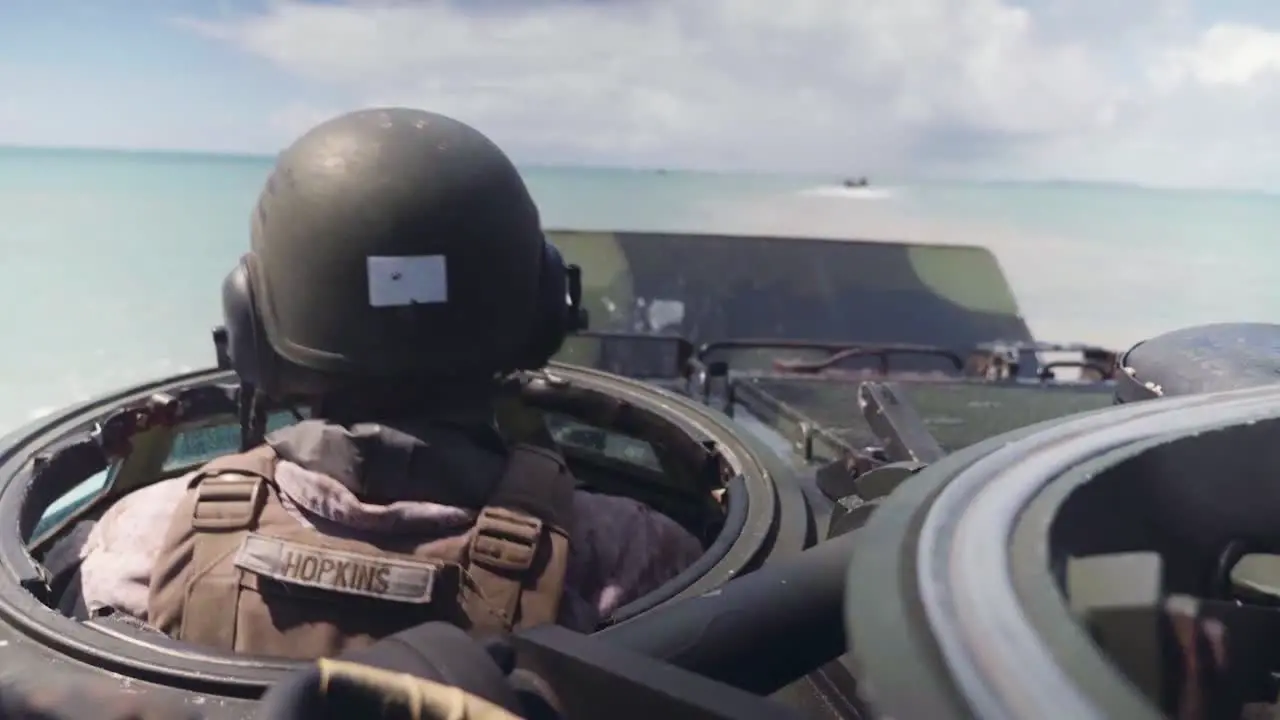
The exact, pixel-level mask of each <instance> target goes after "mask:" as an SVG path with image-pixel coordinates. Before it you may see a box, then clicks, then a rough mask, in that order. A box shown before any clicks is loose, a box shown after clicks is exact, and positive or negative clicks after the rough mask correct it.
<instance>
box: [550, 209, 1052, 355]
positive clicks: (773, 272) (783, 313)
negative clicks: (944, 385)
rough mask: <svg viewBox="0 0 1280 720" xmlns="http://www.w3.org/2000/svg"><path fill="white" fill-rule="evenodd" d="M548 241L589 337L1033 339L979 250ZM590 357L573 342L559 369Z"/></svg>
mask: <svg viewBox="0 0 1280 720" xmlns="http://www.w3.org/2000/svg"><path fill="white" fill-rule="evenodd" d="M548 238H549V239H550V240H551V242H553V243H554V244H555V245H556V246H557V247H558V248H559V249H560V251H561V252H562V253H563V254H564V255H565V257H566V259H567V260H568V261H569V262H573V263H576V264H577V265H579V266H581V267H582V280H583V296H584V305H585V307H586V308H587V309H588V311H589V312H590V314H591V329H592V331H605V332H625V333H646V334H661V335H679V336H683V337H685V338H687V339H688V340H690V341H692V342H693V343H694V344H695V345H697V344H701V343H706V342H711V341H717V340H726V339H743V338H752V339H764V338H768V339H775V340H776V339H786V340H814V341H827V342H841V343H849V344H855V343H900V344H919V345H936V346H942V347H946V348H954V349H968V348H972V347H973V346H975V345H977V344H978V343H982V342H989V341H992V340H997V339H999V340H1009V341H1030V340H1031V335H1030V332H1029V330H1028V328H1027V324H1026V322H1025V321H1024V320H1023V318H1022V316H1021V314H1020V313H1019V311H1018V307H1017V303H1016V301H1015V300H1014V297H1013V293H1012V291H1011V290H1010V288H1009V284H1008V282H1007V281H1006V279H1005V277H1004V273H1003V272H1001V270H1000V266H999V263H997V261H996V259H995V257H994V256H993V255H992V254H991V253H990V252H989V251H987V250H986V249H984V248H978V247H964V246H946V245H912V244H906V243H892V242H865V241H853V240H829V239H815V238H785V237H747V236H723V235H694V234H664V233H630V232H579V231H549V232H548ZM595 347H597V345H594V344H582V343H575V344H571V345H570V346H568V347H566V350H565V353H564V354H562V356H561V359H564V360H566V361H568V362H574V363H578V364H586V365H594V364H596V362H595V361H594V359H593V358H591V357H589V356H590V355H591V354H592V352H594V350H593V348H595ZM655 361H657V359H655ZM737 362H738V360H737V356H735V364H736V363H737Z"/></svg>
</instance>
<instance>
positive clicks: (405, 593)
mask: <svg viewBox="0 0 1280 720" xmlns="http://www.w3.org/2000/svg"><path fill="white" fill-rule="evenodd" d="M235 565H236V567H238V568H240V569H241V570H244V571H245V572H251V573H253V574H255V575H259V576H263V577H268V578H271V579H272V580H275V581H277V582H282V583H286V584H289V585H301V586H303V587H310V588H317V589H320V590H328V591H331V592H336V593H342V594H345V595H360V596H363V597H371V598H377V599H379V600H390V601H393V602H403V603H414V604H425V603H429V602H431V593H432V591H433V590H434V589H435V583H436V573H438V572H439V571H440V568H441V564H439V563H433V562H427V561H421V562H414V561H411V560H401V559H398V558H395V559H392V558H387V557H382V556H378V555H362V554H360V553H350V552H342V551H338V550H328V549H324V548H317V547H312V546H310V545H300V544H298V543H291V542H287V541H285V540H278V539H276V538H271V537H266V536H264V535H258V534H256V533H251V534H250V535H249V536H248V537H246V538H245V539H244V542H243V543H241V545H240V549H239V551H237V552H236V558H235Z"/></svg>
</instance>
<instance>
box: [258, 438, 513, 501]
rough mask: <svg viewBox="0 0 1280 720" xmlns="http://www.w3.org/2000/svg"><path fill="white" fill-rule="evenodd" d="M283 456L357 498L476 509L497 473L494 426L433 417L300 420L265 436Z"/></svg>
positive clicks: (501, 460) (502, 460)
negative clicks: (465, 424)
mask: <svg viewBox="0 0 1280 720" xmlns="http://www.w3.org/2000/svg"><path fill="white" fill-rule="evenodd" d="M266 440H267V444H269V445H271V447H272V448H273V449H274V450H275V451H276V453H277V454H278V455H279V456H280V458H281V459H282V460H286V461H289V462H292V463H294V464H296V465H299V466H301V467H302V468H304V469H307V470H310V471H312V472H315V473H319V474H322V475H326V476H328V477H331V478H333V479H334V480H336V481H338V482H339V483H341V484H342V485H343V486H345V487H346V488H348V489H349V490H351V491H352V492H353V493H355V495H356V496H357V497H358V498H359V499H360V500H362V501H364V502H368V503H376V504H389V503H393V502H399V501H425V502H434V503H440V504H443V505H452V506H455V507H462V508H480V507H483V506H484V504H485V501H486V500H487V498H488V497H489V495H490V493H491V492H492V491H493V488H494V487H496V485H497V483H498V481H499V480H500V479H501V477H502V471H503V469H504V467H505V464H506V453H505V450H504V448H502V446H501V443H500V441H499V439H498V436H497V432H496V430H492V429H489V428H486V427H484V426H480V427H463V426H461V425H458V424H451V423H443V422H440V421H435V420H430V421H427V420H423V421H400V422H394V423H393V422H385V423H380V422H363V423H354V424H351V425H339V424H335V423H330V422H327V421H325V420H305V421H303V422H300V423H298V424H296V425H292V426H289V427H286V428H282V429H280V430H277V431H275V432H273V433H271V434H270V435H268V436H267V439H266Z"/></svg>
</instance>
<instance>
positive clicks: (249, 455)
mask: <svg viewBox="0 0 1280 720" xmlns="http://www.w3.org/2000/svg"><path fill="white" fill-rule="evenodd" d="M275 465H276V454H275V451H274V450H272V449H271V448H270V447H269V446H267V445H263V446H261V447H257V448H254V449H253V450H250V451H248V452H243V453H237V454H235V455H227V456H225V457H220V458H217V459H215V460H212V461H210V462H209V463H207V464H205V466H204V467H203V468H201V469H200V470H199V471H198V472H197V473H196V474H195V477H193V478H192V479H191V484H190V486H189V488H190V489H192V490H194V491H195V499H194V501H193V504H192V506H191V521H190V522H191V530H192V532H193V533H194V536H193V538H192V541H193V545H192V547H191V562H190V565H191V575H190V577H197V576H200V575H203V574H205V573H208V572H210V571H211V570H212V569H213V568H214V567H216V566H217V565H218V564H219V563H221V562H223V561H225V560H226V559H227V558H229V557H231V556H232V555H234V553H235V552H236V551H237V550H238V549H239V548H240V544H241V543H242V542H243V541H244V537H245V536H246V535H247V534H248V533H249V532H250V531H252V530H253V529H254V528H255V527H256V526H257V524H258V520H259V518H260V517H261V515H262V511H263V508H265V507H266V502H267V498H268V495H270V485H269V484H270V483H271V482H272V480H273V479H274V477H275ZM188 582H189V581H188ZM210 588H213V589H210ZM238 592H239V588H238V587H237V586H234V585H225V586H206V589H205V590H204V591H203V592H201V593H193V592H191V590H190V589H188V590H187V595H186V597H185V600H184V602H183V607H182V614H181V618H182V619H181V622H180V625H179V627H178V634H177V637H178V639H180V640H188V641H193V642H199V643H201V644H203V645H210V646H213V647H217V648H219V649H221V650H224V651H227V652H232V651H233V650H234V649H235V632H236V613H237V612H238V603H237V600H236V597H237V594H238Z"/></svg>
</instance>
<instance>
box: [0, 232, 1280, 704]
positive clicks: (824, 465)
mask: <svg viewBox="0 0 1280 720" xmlns="http://www.w3.org/2000/svg"><path fill="white" fill-rule="evenodd" d="M550 235H551V238H552V240H553V241H554V242H555V243H556V244H557V245H558V246H559V247H560V248H561V250H562V251H563V252H564V253H565V254H566V255H567V256H568V258H569V259H570V260H571V261H573V262H575V263H577V264H578V265H580V266H582V268H583V281H584V288H583V290H584V298H585V304H586V306H587V308H588V310H589V312H590V315H591V322H592V327H593V330H592V331H590V332H587V333H583V334H582V335H580V336H577V337H574V338H572V339H571V340H570V341H569V342H568V343H567V344H566V346H565V348H564V349H563V351H562V353H561V355H560V358H559V361H558V362H556V363H553V364H552V365H551V366H550V367H548V368H547V369H546V370H545V371H543V372H538V373H529V374H527V375H525V376H522V377H520V378H515V379H513V382H512V384H511V395H510V398H511V399H512V400H514V401H515V402H514V403H513V406H514V407H517V410H516V411H514V412H513V414H512V416H513V417H517V418H519V419H520V420H521V422H511V423H504V430H507V431H509V432H511V433H513V434H518V433H525V434H528V435H529V436H530V437H531V438H533V439H536V440H537V441H539V442H550V443H554V444H555V445H556V446H557V447H558V448H559V449H561V450H562V451H563V453H564V454H565V456H566V458H567V460H568V461H569V463H570V464H571V466H572V467H573V470H574V472H575V475H576V477H577V478H578V479H579V481H580V482H581V483H582V485H583V486H584V488H586V489H588V490H591V491H594V492H603V493H614V494H623V495H628V496H631V497H635V498H638V499H641V500H643V501H644V502H646V503H648V504H650V505H652V506H653V507H655V508H657V509H659V510H661V511H663V512H665V513H667V514H668V515H670V516H671V517H672V518H674V519H676V520H677V521H678V522H680V523H682V524H683V525H684V526H685V527H687V528H688V529H689V530H691V531H692V532H694V533H696V534H697V535H698V536H699V537H700V538H702V539H703V541H704V544H705V547H706V552H705V554H704V556H703V557H702V559H701V560H700V561H699V562H698V563H696V564H695V565H694V566H692V567H690V568H689V569H688V570H687V571H686V572H684V573H683V574H682V575H680V576H679V577H677V578H675V579H673V580H672V581H670V582H669V583H667V584H666V585H665V586H664V587H662V588H660V589H659V590H658V591H656V592H654V593H652V594H650V595H649V596H646V597H644V598H641V599H640V600H638V601H636V602H634V603H632V604H630V605H628V606H626V607H623V608H621V609H620V610H619V611H618V612H617V613H615V615H614V616H612V617H610V618H608V619H607V621H606V622H605V623H604V624H603V625H602V626H601V627H600V628H599V629H598V631H596V632H595V633H592V634H589V635H582V634H576V633H573V632H570V631H568V630H565V629H562V628H557V627H544V628H538V629H536V630H532V631H527V632H522V633H520V634H519V635H517V637H516V638H515V643H516V646H517V650H518V653H519V655H520V658H521V661H522V662H523V663H524V664H526V665H528V666H529V667H531V668H532V669H534V670H535V671H536V672H538V673H539V674H541V675H542V676H543V677H544V678H545V679H546V680H547V681H548V682H549V683H550V684H551V686H552V687H554V688H555V689H556V690H557V692H558V693H559V695H560V699H561V701H562V702H563V704H564V706H565V712H566V714H567V715H568V716H569V717H571V718H578V717H582V718H589V717H599V716H601V715H602V714H603V713H605V712H608V713H610V714H617V713H618V712H622V713H623V715H625V716H627V717H631V716H632V715H631V714H628V713H633V714H634V715H635V716H636V717H666V718H726V719H727V718H736V719H742V718H774V717H776V718H877V717H886V718H888V717H893V718H927V719H929V720H943V719H945V718H967V717H981V718H1013V717H1037V718H1038V717H1070V718H1080V719H1083V718H1103V717H1125V718H1138V717H1151V718H1156V717H1162V716H1166V715H1177V716H1178V717H1238V716H1239V715H1240V714H1241V713H1242V712H1246V711H1250V710H1259V709H1261V708H1263V707H1265V706H1266V705H1268V704H1269V703H1272V702H1274V700H1275V695H1276V688H1275V687H1274V680H1273V678H1272V671H1273V670H1275V669H1277V668H1280V658H1277V657H1273V656H1274V655H1275V654H1276V653H1275V652H1274V651H1272V650H1271V648H1272V647H1277V648H1280V643H1277V642H1273V641H1272V638H1273V636H1275V637H1277V639H1280V635H1277V633H1280V624H1278V623H1277V621H1276V618H1277V617H1278V616H1277V615H1276V614H1275V613H1276V611H1275V610H1274V609H1273V608H1274V607H1275V606H1277V605H1280V577H1276V579H1275V581H1274V582H1273V580H1272V578H1273V577H1275V576H1280V570H1277V569H1273V566H1274V565H1277V564H1280V561H1277V560H1275V559H1273V556H1272V555H1270V554H1269V553H1271V552H1278V550H1277V549H1276V547H1275V546H1276V545H1277V542H1276V538H1277V536H1278V535H1280V533H1277V532H1276V531H1275V530H1272V528H1275V527H1280V524H1277V523H1276V522H1275V520H1274V518H1278V517H1280V489H1277V488H1280V485H1276V484H1274V483H1272V482H1270V479H1269V473H1268V472H1267V471H1266V470H1267V469H1269V468H1270V467H1274V465H1273V464H1272V463H1270V460H1273V459H1280V457H1272V456H1273V455H1275V454H1276V453H1280V443H1277V442H1274V441H1271V439H1272V438H1273V437H1276V432H1277V429H1276V428H1277V423H1276V418H1277V417H1280V386H1277V385H1271V383H1272V382H1274V381H1275V379H1276V378H1277V377H1280V376H1277V375H1276V373H1275V369H1276V368H1277V365H1278V364H1277V362H1276V360H1275V359H1274V357H1273V355H1274V354H1275V349H1274V348H1276V347H1278V346H1277V345H1276V344H1275V341H1276V340H1277V339H1280V329H1277V328H1272V327H1271V326H1216V327H1210V328H1196V329H1191V330H1188V331H1183V332H1180V333H1173V334H1171V335H1169V336H1165V337H1161V338H1156V339H1153V340H1151V341H1148V342H1147V343H1144V344H1142V345H1139V346H1138V347H1136V348H1134V349H1133V350H1132V351H1130V352H1129V353H1127V354H1125V355H1123V356H1120V357H1117V353H1116V352H1114V351H1113V350H1109V349H1106V348H1100V347H1093V346H1088V345H1080V344H1050V343H1044V342H1039V341H1037V340H1036V339H1035V338H1034V337H1033V336H1032V334H1031V332H1030V331H1029V329H1028V327H1027V324H1026V322H1025V320H1024V319H1023V318H1022V317H1021V315H1020V314H1019V312H1018V308H1017V305H1016V303H1015V301H1014V298H1013V295H1012V293H1011V292H1010V290H1009V287H1008V283H1007V282H1006V280H1005V278H1004V277H1003V275H1002V273H1001V271H1000V268H999V266H998V264H997V263H996V262H995V259H994V258H993V257H992V256H991V255H990V253H988V252H987V251H985V250H982V249H978V248H972V247H953V246H920V245H905V244H895V243H881V242H876V243H868V242H855V241H843V240H826V239H802V238H764V237H713V236H692V235H660V234H637V233H590V232H552V233H550ZM218 337H219V336H218V334H217V333H216V332H215V340H217V339H218ZM220 360H225V358H224V357H221V354H220ZM220 365H221V366H222V369H211V370H207V371H201V372H195V373H190V374H186V375H181V376H176V377H171V378H165V379H162V380H158V381H156V382H153V383H149V384H146V385H142V386H139V387H134V388H129V389H126V390H122V391H120V392H117V393H114V394H111V395H109V396H106V397H103V398H100V399H98V400H94V401H92V402H88V403H85V404H83V405H80V406H77V407H74V408H69V409H67V410H65V411H62V412H60V413H57V414H55V415H52V416H49V417H46V418H44V419H42V420H40V421H39V422H37V423H35V424H33V425H30V426H28V427H25V428H23V429H20V430H18V431H16V432H14V433H12V434H10V435H9V436H8V437H6V438H4V439H3V441H0V621H2V622H3V626H0V657H4V658H5V663H6V667H7V668H22V669H24V670H26V671H28V672H30V673H32V674H37V673H38V674H41V675H42V676H44V675H45V674H48V676H49V677H59V678H63V679H70V680H71V681H74V680H75V678H77V677H81V676H84V675H101V676H105V677H109V678H112V679H113V680H114V681H115V682H118V683H119V685H120V687H121V689H122V692H148V693H158V694H172V695H176V696H178V697H181V698H182V699H184V700H185V701H186V702H187V703H190V704H192V705H198V706H199V709H200V710H201V711H202V712H203V713H204V714H205V715H207V716H208V717H211V718H239V717H250V716H252V715H253V713H254V702H255V699H256V698H257V697H259V696H260V695H261V693H262V692H263V691H264V689H265V688H267V687H268V686H269V685H270V684H271V683H272V682H274V681H275V680H277V679H279V678H280V677H282V676H283V675H284V674H285V673H287V672H289V671H290V670H291V669H292V668H293V667H294V666H293V665H291V664H290V663H287V662H281V661H279V660H275V659H272V658H256V657H246V656H227V655H220V654H217V653H213V652H210V651H208V650H206V649H202V648H200V647H196V646H192V645H188V644H183V643H179V642H175V641H173V640H170V639H169V638H166V637H164V636H162V635H159V634H158V633H155V632H154V631H151V630H149V629H148V628H146V627H145V626H141V625H140V624H138V623H137V622H134V621H129V620H128V619H124V618H120V617H116V616H113V615H110V614H98V615H94V616H85V615H84V614H82V613H79V612H78V611H77V610H76V609H75V605H76V604H75V602H74V596H75V594H76V587H77V582H78V579H77V558H78V554H77V552H76V549H77V547H76V544H77V541H78V540H77V539H79V541H81V542H82V539H83V536H84V533H85V532H87V528H89V527H90V526H91V525H92V523H93V522H94V521H95V519H96V518H97V517H98V516H99V515H100V514H101V512H102V511H103V510H104V509H105V508H106V507H108V506H109V505H110V504H111V503H112V502H113V501H114V500H116V499H118V498H120V497H121V496H123V495H125V494H128V493H130V492H132V491H135V490H137V489H138V488H140V487H144V486H146V485H147V484H149V483H153V482H155V481H157V480H158V479H161V478H167V477H173V476H176V475H179V474H182V473H185V472H188V471H190V470H191V469H193V468H195V467H197V466H198V465H199V464H201V463H203V462H205V461H207V460H209V459H211V458H213V457H215V456H217V455H220V454H223V453H227V452H233V451H235V450H236V449H237V448H238V446H239V442H240V434H239V421H238V415H237V412H238V409H239V407H240V404H239V403H238V398H237V393H238V387H237V385H236V384H235V381H234V378H233V377H232V376H231V374H230V373H229V372H228V371H227V370H226V369H225V362H220ZM1240 388H1244V389H1240ZM1224 391H1225V392H1224ZM1206 393H1208V394H1206ZM1170 396H1183V397H1177V398H1173V397H1170ZM1117 402H1119V403H1121V404H1120V406H1118V407H1117V406H1115V405H1116V403H1117ZM295 410H298V411H299V412H300V414H301V415H305V408H301V409H295ZM294 417H295V415H294V414H293V413H292V412H290V411H289V410H287V409H285V408H279V409H277V410H276V411H275V412H273V413H272V414H271V415H270V417H269V424H270V425H272V426H278V425H280V424H285V423H289V422H293V420H294ZM529 418H536V419H537V420H538V422H536V423H532V424H530V423H528V422H524V421H527V420H528V419H529ZM1276 557H1280V556H1276ZM1193 661H1194V662H1193Z"/></svg>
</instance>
